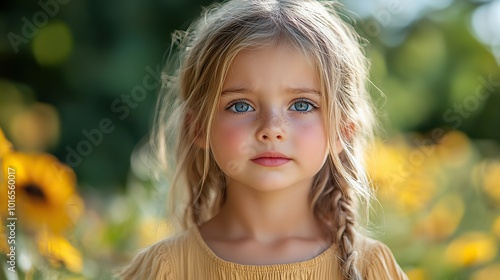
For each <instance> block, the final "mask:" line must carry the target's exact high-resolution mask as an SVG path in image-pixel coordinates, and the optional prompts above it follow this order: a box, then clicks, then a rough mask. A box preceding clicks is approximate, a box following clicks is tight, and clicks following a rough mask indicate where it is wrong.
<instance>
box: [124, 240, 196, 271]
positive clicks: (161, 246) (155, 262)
mask: <svg viewBox="0 0 500 280" xmlns="http://www.w3.org/2000/svg"><path fill="white" fill-rule="evenodd" d="M190 238H192V237H191V234H190V231H184V232H181V233H179V234H176V235H174V236H172V237H169V238H166V239H163V240H161V241H158V242H156V243H155V244H153V245H151V246H149V247H147V248H145V249H142V250H141V251H140V252H138V253H137V254H136V255H135V257H134V258H133V259H132V261H131V263H130V264H129V265H128V266H126V267H125V268H123V269H122V270H121V271H119V272H118V275H117V276H118V278H119V279H123V280H136V279H147V280H153V279H155V280H170V279H176V276H175V275H176V274H177V273H176V271H175V266H174V265H173V263H172V262H173V258H174V257H177V258H178V257H179V256H181V255H182V254H183V251H184V250H186V244H190V243H191V244H192V242H189V239H190Z"/></svg>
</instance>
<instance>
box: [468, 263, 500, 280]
mask: <svg viewBox="0 0 500 280" xmlns="http://www.w3.org/2000/svg"><path fill="white" fill-rule="evenodd" d="M499 276H500V264H499V263H496V264H492V265H489V266H487V267H485V268H482V269H481V270H479V271H476V272H475V273H474V274H472V277H471V278H470V279H471V280H498V278H499Z"/></svg>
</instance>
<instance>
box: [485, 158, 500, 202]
mask: <svg viewBox="0 0 500 280" xmlns="http://www.w3.org/2000/svg"><path fill="white" fill-rule="evenodd" d="M483 188H484V191H485V192H486V193H487V194H488V195H489V197H490V198H491V199H492V200H493V201H494V202H496V203H498V204H500V163H498V162H491V163H488V164H486V170H485V174H484V183H483Z"/></svg>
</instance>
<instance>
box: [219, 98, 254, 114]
mask: <svg viewBox="0 0 500 280" xmlns="http://www.w3.org/2000/svg"><path fill="white" fill-rule="evenodd" d="M226 110H230V111H232V112H233V113H235V114H241V113H246V112H251V111H255V109H254V108H253V107H252V106H250V105H249V104H248V103H246V102H243V101H237V102H234V103H233V104H232V105H231V106H229V107H228V108H227V109H226Z"/></svg>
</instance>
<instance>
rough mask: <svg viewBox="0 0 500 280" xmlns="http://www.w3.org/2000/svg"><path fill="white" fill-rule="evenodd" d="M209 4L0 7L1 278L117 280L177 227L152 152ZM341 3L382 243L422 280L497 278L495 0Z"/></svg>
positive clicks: (499, 172) (499, 57) (499, 102)
mask: <svg viewBox="0 0 500 280" xmlns="http://www.w3.org/2000/svg"><path fill="white" fill-rule="evenodd" d="M212 2H213V1H208V0H161V1H159V0H147V1H131V0H123V1H77V0H40V1H26V0H18V1H12V0H10V1H9V0H6V1H1V2H0V34H1V35H2V37H1V38H2V39H1V40H0V65H1V67H0V127H1V129H2V130H3V132H4V134H5V138H4V137H3V135H0V160H1V163H2V164H3V166H2V172H1V173H2V175H0V176H2V179H3V181H2V185H1V186H0V191H1V193H0V202H1V207H2V209H0V215H1V217H2V220H1V225H2V227H1V229H0V251H1V255H0V260H1V264H0V267H2V269H1V270H0V279H110V278H111V275H112V273H113V269H116V268H117V267H120V266H121V265H124V264H126V263H127V262H128V261H129V260H130V257H131V256H133V254H134V253H135V252H136V250H137V249H138V248H141V247H144V246H146V245H148V244H151V243H152V242H154V241H155V240H157V239H160V238H162V237H164V236H166V235H168V234H169V233H170V232H171V228H170V227H169V225H168V223H166V222H165V221H164V220H163V219H162V215H163V213H164V209H165V207H164V203H165V201H166V197H165V189H166V187H167V183H165V182H156V181H155V180H153V179H152V174H151V172H150V168H149V167H150V165H149V164H150V161H149V160H148V150H147V149H145V148H144V143H145V142H146V141H147V138H148V133H149V131H150V127H151V122H152V114H153V111H154V104H155V101H156V96H157V92H158V89H159V83H158V82H159V81H160V71H159V69H161V68H162V65H163V61H164V60H165V55H166V53H167V50H168V49H169V47H170V45H171V39H170V38H171V37H170V36H171V34H172V32H174V30H185V29H186V28H187V27H188V26H189V24H190V23H191V21H192V20H193V18H195V17H196V16H198V15H199V14H200V12H201V11H202V6H207V5H209V4H211V3H212ZM341 2H342V3H343V4H344V5H345V6H346V7H347V8H348V9H350V10H351V11H352V13H349V12H344V14H345V15H346V17H345V19H346V20H348V21H350V22H351V23H352V24H353V25H354V26H355V28H356V29H357V30H358V31H359V33H360V34H361V35H362V36H363V37H364V38H366V39H367V40H368V41H369V43H367V44H366V46H365V49H366V53H367V56H368V57H369V58H370V59H371V62H372V68H371V81H372V84H371V85H370V91H371V92H372V94H373V97H374V100H375V102H376V104H377V106H378V107H379V108H380V113H379V117H380V120H381V123H382V128H383V130H382V131H383V132H381V133H380V135H379V140H377V142H376V144H375V146H374V149H373V150H372V151H371V152H370V153H369V155H367V159H368V166H369V169H370V170H369V171H370V173H371V176H372V178H373V181H374V185H376V186H377V189H378V195H377V197H378V202H375V203H374V204H373V213H372V216H371V218H372V219H371V224H370V227H369V229H370V231H371V233H372V235H373V236H374V237H376V238H378V239H380V240H382V241H384V242H385V243H386V244H388V245H389V247H390V248H391V249H392V251H393V252H394V254H395V256H396V258H397V260H398V262H399V263H400V265H401V266H402V268H403V269H404V270H405V271H406V272H407V274H408V276H409V277H410V279H412V280H416V279H474V280H479V279H481V280H483V279H486V280H488V279H500V256H499V243H500V242H499V241H500V70H499V64H500V1H499V0H495V1H488V0H477V1H465V0H433V1H431V0H424V1H403V0H376V1H341ZM8 167H13V169H15V171H12V170H10V169H8ZM9 175H10V176H14V177H15V178H16V202H15V209H11V210H14V212H9V211H8V210H9V209H8V197H7V192H8V188H7V186H8V185H7V182H6V181H7V179H8V178H9ZM14 216H15V217H17V218H18V220H17V221H16V230H15V231H14V233H13V232H12V231H10V229H9V228H8V227H7V224H8V223H9V222H10V220H7V218H9V217H14ZM12 234H14V235H15V240H16V244H15V246H16V250H15V259H16V263H15V264H16V267H15V272H11V271H9V267H11V265H9V263H8V261H9V260H10V259H11V257H12V252H11V250H10V246H11V245H9V244H7V242H8V241H9V240H11V239H9V238H10V237H11V236H12Z"/></svg>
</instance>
